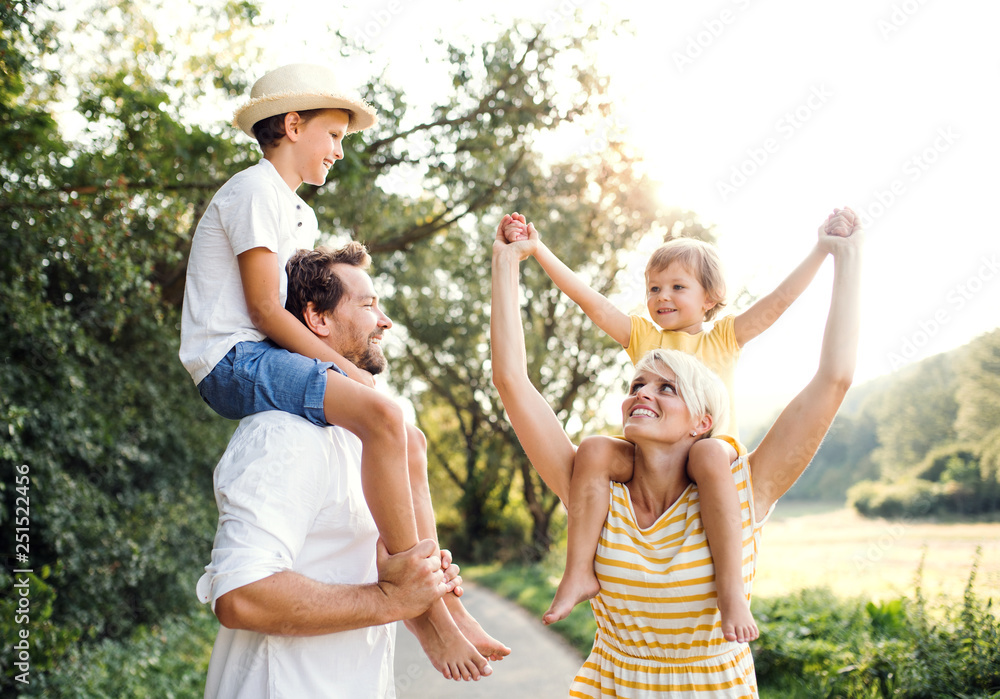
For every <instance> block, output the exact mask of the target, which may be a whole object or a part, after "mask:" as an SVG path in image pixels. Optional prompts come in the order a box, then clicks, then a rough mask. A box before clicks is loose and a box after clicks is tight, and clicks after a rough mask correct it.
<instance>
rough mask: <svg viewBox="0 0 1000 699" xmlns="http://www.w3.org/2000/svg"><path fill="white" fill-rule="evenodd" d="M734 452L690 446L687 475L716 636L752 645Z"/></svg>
mask: <svg viewBox="0 0 1000 699" xmlns="http://www.w3.org/2000/svg"><path fill="white" fill-rule="evenodd" d="M735 459H736V450H735V449H733V447H732V446H730V445H729V444H727V443H726V442H724V441H722V440H720V439H702V440H699V441H698V442H695V443H694V445H693V446H692V447H691V452H690V453H689V454H688V466H687V470H688V476H689V477H690V478H691V480H692V481H694V482H695V483H697V484H698V498H699V501H700V504H701V521H702V524H703V525H704V527H705V536H706V537H707V539H708V546H709V549H710V550H711V552H712V563H713V564H714V566H715V589H716V594H717V595H718V604H719V612H721V614H722V633H723V635H724V636H725V637H726V640H728V641H739V642H740V643H744V642H746V641H753V640H755V639H756V638H757V637H758V636H759V635H760V633H759V631H758V630H757V624H756V622H754V619H753V614H751V613H750V602H749V601H748V600H747V598H746V594H744V592H743V527H742V523H741V519H742V516H741V513H740V499H739V495H738V494H737V492H736V484H735V483H734V482H733V474H732V470H731V465H732V463H733V461H734V460H735Z"/></svg>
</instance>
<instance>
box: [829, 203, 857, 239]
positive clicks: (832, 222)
mask: <svg viewBox="0 0 1000 699" xmlns="http://www.w3.org/2000/svg"><path fill="white" fill-rule="evenodd" d="M858 223H859V221H858V216H857V214H855V213H854V212H853V211H852V210H851V209H847V208H844V209H834V210H833V213H832V214H830V215H829V216H828V217H827V219H826V223H825V224H824V227H823V232H824V233H826V235H836V236H839V237H841V238H846V237H848V236H849V235H851V233H853V232H854V229H855V227H856V226H857V225H858Z"/></svg>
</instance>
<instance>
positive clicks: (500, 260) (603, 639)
mask: <svg viewBox="0 0 1000 699" xmlns="http://www.w3.org/2000/svg"><path fill="white" fill-rule="evenodd" d="M827 233H829V234H831V235H832V236H836V237H837V240H835V241H833V243H834V244H833V245H832V246H831V247H832V252H833V256H834V260H835V263H834V264H835V269H834V282H833V286H834V288H833V297H832V301H831V306H830V312H829V316H828V318H827V325H826V331H825V334H824V338H823V347H822V350H821V354H820V362H819V368H818V370H817V372H816V374H815V376H814V377H813V379H812V380H811V381H810V382H809V384H808V385H807V386H806V387H805V388H804V389H803V390H802V391H801V392H800V393H799V394H798V396H796V397H795V398H794V399H793V400H792V402H791V403H790V404H789V405H788V407H786V408H785V410H784V411H783V412H782V413H781V415H780V416H779V417H778V419H777V420H776V421H775V423H774V425H773V426H772V427H771V429H770V431H768V433H767V435H766V436H765V437H764V439H763V440H762V441H761V443H760V445H759V446H758V447H757V448H756V449H755V450H754V451H753V452H752V453H749V454H747V453H740V454H738V456H737V459H736V460H735V461H734V462H733V464H732V474H733V479H734V482H735V483H736V487H737V491H738V493H739V498H740V503H741V513H742V514H741V519H742V539H743V553H744V555H743V560H744V565H743V579H744V588H745V592H746V595H747V597H748V598H749V596H750V593H751V588H752V585H753V579H754V574H755V566H756V553H757V550H758V546H759V541H760V532H761V529H762V527H763V525H764V523H765V522H766V520H767V518H768V516H769V515H770V513H771V511H772V509H773V507H774V504H775V503H776V502H777V500H778V498H780V497H781V496H782V495H783V494H784V493H785V492H786V491H787V490H788V489H789V488H790V487H791V485H792V484H793V483H794V482H795V480H796V479H797V478H798V477H799V475H801V473H802V472H803V471H804V470H805V468H806V466H807V465H808V464H809V461H810V460H811V459H812V457H813V455H814V454H815V452H816V449H817V448H818V447H819V444H820V442H821V440H822V438H823V435H824V434H826V431H827V429H828V428H829V426H830V423H831V422H832V421H833V418H834V416H835V415H836V413H837V410H838V408H839V407H840V404H841V402H842V400H843V398H844V395H845V393H846V392H847V389H848V388H849V387H850V385H851V381H852V378H853V374H854V367H855V362H856V355H857V338H858V315H859V305H860V304H859V287H860V272H861V242H862V241H861V238H862V235H861V231H860V226H859V223H858V221H857V217H856V216H855V215H854V213H853V212H852V211H850V210H849V209H845V210H838V211H837V212H836V213H835V214H833V215H831V216H830V218H829V219H828V221H827ZM536 245H537V238H536V237H535V236H534V235H533V234H532V235H531V236H530V237H529V238H528V239H526V240H518V241H516V242H513V243H508V242H507V239H506V237H505V236H504V233H503V231H502V230H499V229H498V231H497V238H496V241H495V242H494V244H493V306H492V316H491V328H490V331H491V340H492V363H493V383H494V385H495V386H496V387H497V390H498V391H499V393H500V397H501V399H502V400H503V404H504V407H505V409H506V411H507V416H508V419H509V420H510V422H511V424H512V425H513V427H514V430H515V432H516V433H517V436H518V438H519V440H520V442H521V445H522V446H523V447H524V450H525V453H526V454H527V456H528V458H529V459H530V460H531V463H532V465H533V466H534V468H535V470H537V471H538V473H539V475H540V476H541V477H542V479H543V480H544V481H545V482H546V484H547V485H548V486H549V487H550V488H551V489H552V490H553V491H554V492H555V493H556V494H557V495H558V496H559V497H560V498H561V499H562V500H563V503H564V504H567V505H569V503H568V498H569V492H570V490H569V483H570V477H571V475H572V471H573V460H574V457H575V455H576V446H575V445H574V444H573V443H572V442H571V441H570V439H569V437H568V436H567V435H566V433H565V431H564V430H563V428H562V425H561V424H560V423H559V421H558V419H557V418H556V416H555V413H554V412H553V411H552V409H551V408H550V407H549V405H548V403H547V402H546V401H545V399H544V397H543V396H542V395H541V393H539V391H538V390H537V389H536V388H535V387H534V386H533V385H532V384H531V381H530V379H529V377H528V374H527V370H526V366H527V363H526V357H525V350H524V332H523V328H522V325H521V317H520V308H519V305H518V279H519V274H520V262H521V261H522V260H524V259H526V258H527V257H528V256H530V255H531V254H532V253H533V252H534V247H535V246H536ZM727 402H728V399H727V398H726V390H725V387H724V386H723V385H722V384H721V381H720V380H719V379H718V377H716V376H715V375H714V374H712V372H711V371H709V370H708V369H707V368H705V367H704V365H702V364H701V363H700V362H698V361H697V360H694V359H692V358H691V357H688V356H686V355H684V354H682V353H678V352H673V351H669V350H659V351H656V352H653V353H650V354H649V355H647V357H646V358H644V359H643V360H642V361H640V362H639V364H638V365H637V366H636V373H635V377H634V378H633V380H632V382H631V385H630V388H629V392H628V395H627V396H626V397H625V399H624V401H623V403H622V423H623V429H624V432H623V434H624V435H625V437H626V438H627V439H629V441H631V442H632V443H633V444H635V447H636V449H635V466H634V469H633V473H632V477H631V479H630V480H629V481H628V482H626V483H614V482H612V483H610V484H609V501H610V510H609V513H608V518H607V520H606V522H605V525H604V530H603V532H602V535H601V541H600V544H599V546H598V549H597V555H596V558H595V562H594V564H595V571H596V573H597V577H598V580H599V582H600V586H601V590H600V592H599V593H598V594H597V596H596V597H595V598H594V599H593V600H591V607H592V609H593V611H594V617H595V619H596V620H597V627H598V630H597V635H596V637H595V640H594V647H593V650H592V651H591V653H590V656H589V657H588V658H587V660H586V662H585V663H584V665H583V667H582V668H581V670H580V673H579V674H578V675H577V677H576V680H575V682H574V683H573V686H572V688H571V690H570V696H573V697H601V696H608V695H613V696H618V697H637V698H638V697H653V696H664V695H665V694H667V693H669V696H671V697H715V698H718V697H756V696H757V682H756V677H755V674H754V666H753V658H752V656H751V654H750V648H749V646H748V645H747V644H746V643H738V642H733V641H727V640H726V639H725V638H724V637H723V634H722V625H721V620H720V613H719V610H718V606H717V597H716V589H715V571H714V567H713V564H712V558H711V552H710V551H709V549H708V544H707V541H706V538H705V535H704V529H703V526H702V523H701V512H700V507H699V498H698V490H697V486H696V485H695V484H693V483H692V482H691V480H690V478H689V477H688V475H687V470H686V466H687V458H688V453H689V452H690V450H691V446H692V445H693V444H694V443H695V442H697V441H698V440H700V439H703V438H704V437H705V436H706V435H709V434H711V430H712V425H713V424H714V422H716V421H721V420H724V419H725V411H726V408H727Z"/></svg>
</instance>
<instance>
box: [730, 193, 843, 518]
mask: <svg viewBox="0 0 1000 699" xmlns="http://www.w3.org/2000/svg"><path fill="white" fill-rule="evenodd" d="M842 215H844V216H846V217H848V218H849V222H850V223H851V225H852V226H853V228H854V232H853V233H852V235H850V236H849V237H845V238H840V237H838V238H837V239H836V240H833V241H831V242H832V243H834V245H833V246H832V247H833V257H834V265H835V266H834V273H833V297H832V300H831V302H830V313H829V315H828V316H827V321H826V330H825V332H824V334H823V347H822V350H821V351H820V361H819V369H817V371H816V375H815V376H814V377H813V378H812V380H811V381H810V382H809V384H808V385H807V386H806V387H805V388H804V389H803V390H802V391H801V392H800V393H799V394H798V395H797V396H796V397H795V398H794V399H792V402H791V403H789V404H788V407H787V408H785V409H784V410H783V411H782V413H781V415H779V416H778V419H777V420H776V421H775V423H774V425H773V426H772V427H771V429H770V430H769V431H768V433H767V435H765V437H764V439H763V440H762V441H761V443H760V446H758V447H757V449H755V450H754V452H753V453H752V454H750V456H749V459H750V468H751V470H752V473H753V492H754V502H755V504H756V508H755V509H756V511H757V513H758V516H763V514H764V513H765V512H767V510H768V508H770V507H771V505H772V504H773V503H774V502H775V501H777V499H778V498H780V497H781V496H782V495H784V494H785V493H786V492H787V491H788V489H789V488H791V487H792V484H793V483H795V481H796V480H797V479H798V477H799V476H800V475H802V472H803V471H805V469H806V466H808V465H809V462H810V461H811V460H812V457H813V455H814V454H815V453H816V450H817V449H819V445H820V443H821V442H822V441H823V437H824V436H825V435H826V431H827V430H828V429H829V427H830V424H831V423H832V422H833V418H834V417H835V416H836V414H837V410H838V409H839V408H840V404H841V402H843V400H844V396H845V395H846V393H847V389H848V388H850V386H851V381H852V380H853V378H854V367H855V365H856V363H857V353H858V328H859V325H860V314H861V291H860V289H861V245H862V237H863V233H862V231H861V226H860V223H859V222H857V217H856V215H855V214H854V213H853V212H852V211H850V210H849V209H846V210H844V212H843V214H842Z"/></svg>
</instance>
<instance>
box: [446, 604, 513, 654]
mask: <svg viewBox="0 0 1000 699" xmlns="http://www.w3.org/2000/svg"><path fill="white" fill-rule="evenodd" d="M444 603H445V606H446V607H447V608H448V611H449V612H451V617H452V619H454V620H455V624H456V625H457V626H458V630H459V631H461V632H462V635H463V636H465V638H466V639H468V641H469V642H470V643H471V644H472V645H473V646H475V647H476V650H477V651H479V653H480V655H482V656H483V657H484V658H487V659H488V660H503V659H504V658H506V657H507V656H508V655H510V648H508V647H507V646H505V645H504V644H502V643H501V642H500V641H498V640H496V639H495V638H493V637H492V636H490V635H489V634H488V633H486V632H485V631H484V630H483V627H482V626H480V625H479V622H478V621H476V619H475V618H474V617H473V616H472V615H471V614H469V610H467V609H466V608H465V605H463V604H462V601H461V600H460V599H458V597H456V596H455V595H445V596H444Z"/></svg>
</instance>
